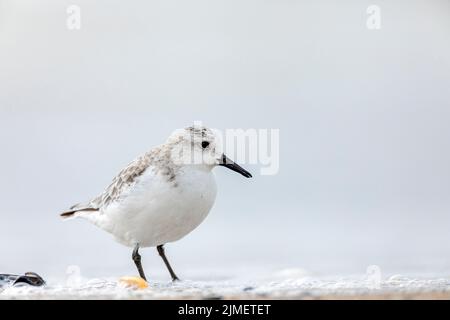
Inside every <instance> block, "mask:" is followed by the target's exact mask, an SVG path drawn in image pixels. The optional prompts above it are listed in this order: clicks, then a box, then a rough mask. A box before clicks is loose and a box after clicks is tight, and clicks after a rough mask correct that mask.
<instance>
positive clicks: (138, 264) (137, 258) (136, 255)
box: [131, 243, 147, 281]
mask: <svg viewBox="0 0 450 320" xmlns="http://www.w3.org/2000/svg"><path fill="white" fill-rule="evenodd" d="M131 257H132V258H133V261H134V264H135V265H136V268H137V269H138V271H139V276H140V277H141V278H142V279H144V280H145V281H147V278H145V273H144V269H142V264H141V255H140V254H139V243H137V244H136V246H135V247H134V250H133V255H132V256H131Z"/></svg>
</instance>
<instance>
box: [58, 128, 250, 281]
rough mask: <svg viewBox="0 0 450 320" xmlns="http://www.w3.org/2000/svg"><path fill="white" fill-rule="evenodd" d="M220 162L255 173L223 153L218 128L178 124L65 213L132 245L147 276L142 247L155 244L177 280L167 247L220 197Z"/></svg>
mask: <svg viewBox="0 0 450 320" xmlns="http://www.w3.org/2000/svg"><path fill="white" fill-rule="evenodd" d="M199 160H200V161H199ZM217 165H219V166H224V167H227V168H229V169H231V170H233V171H236V172H238V173H240V174H242V175H243V176H244V177H247V178H250V177H252V175H251V174H250V173H249V172H248V171H246V170H244V169H243V168H242V167H240V166H239V165H237V164H236V163H234V162H233V161H231V160H230V159H228V158H227V157H226V156H225V155H224V154H223V152H222V144H221V140H220V138H219V136H218V135H217V133H216V132H215V131H213V130H211V129H208V128H205V127H200V126H194V127H189V128H185V129H179V130H176V131H175V132H174V133H173V134H172V135H171V136H170V137H169V139H168V140H167V141H166V143H165V144H163V145H160V146H157V147H155V148H153V149H151V150H150V151H148V152H147V153H145V154H144V155H142V156H140V157H138V158H137V159H135V160H134V161H133V162H131V163H130V164H129V165H128V166H127V167H126V168H124V169H123V170H122V171H120V173H119V174H118V175H117V176H116V177H115V178H114V179H113V181H112V183H111V184H110V185H109V186H108V187H107V188H106V190H105V191H104V192H103V193H102V194H100V195H99V196H97V197H96V198H94V199H92V200H91V201H89V202H87V203H82V204H77V205H74V206H73V207H71V208H70V210H69V211H66V212H64V213H62V214H61V216H62V217H64V218H72V217H81V218H84V219H86V220H88V221H90V222H92V223H93V224H95V225H97V226H98V227H100V228H101V229H103V230H106V231H107V232H109V233H111V234H112V235H113V236H114V237H115V239H116V240H117V241H118V242H120V243H122V244H123V245H126V246H129V247H132V248H134V250H133V254H132V259H133V261H134V263H135V264H136V267H137V269H138V271H139V275H140V276H141V277H142V278H143V279H146V277H145V273H144V270H143V268H142V264H141V256H140V255H139V248H141V247H156V248H157V250H158V253H159V255H160V256H161V258H162V259H163V261H164V263H165V265H166V267H167V269H168V270H169V272H170V275H171V277H172V280H174V281H175V280H178V277H177V276H176V275H175V272H174V271H173V269H172V267H171V266H170V264H169V261H168V260H167V258H166V255H165V253H164V247H163V246H164V244H166V243H169V242H174V241H177V240H179V239H181V238H183V237H184V236H186V235H187V234H188V233H190V232H191V231H192V230H194V229H195V228H196V227H197V226H198V225H199V224H200V223H201V222H202V221H203V220H204V219H205V218H206V216H207V215H208V213H209V211H210V210H211V207H212V206H213V204H214V200H215V197H216V183H215V180H214V174H213V173H212V169H213V168H214V167H215V166H217Z"/></svg>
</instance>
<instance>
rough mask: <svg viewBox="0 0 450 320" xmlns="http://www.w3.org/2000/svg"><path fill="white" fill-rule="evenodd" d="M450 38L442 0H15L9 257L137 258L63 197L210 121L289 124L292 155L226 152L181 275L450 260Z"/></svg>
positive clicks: (2, 91)
mask: <svg viewBox="0 0 450 320" xmlns="http://www.w3.org/2000/svg"><path fill="white" fill-rule="evenodd" d="M70 4H76V5H78V6H79V7H80V8H81V29H80V30H68V28H67V26H66V19H67V13H66V9H67V7H68V6H69V5H70ZM371 4H376V5H378V6H379V7H380V9H381V29H379V30H369V29H368V28H367V26H366V20H367V18H368V15H367V13H366V9H367V7H368V6H369V5H371ZM449 39H450V1H444V0H442V1H437V0H435V1H406V0H405V1H400V0H396V1H360V0H358V1H357V0H355V1H339V2H336V1H323V0H322V1H317V0H315V1H294V0H281V1H280V0H267V1H258V0H239V1H237V0H231V1H230V0H227V1H224V0H223V1H218V0H213V1H211V0H193V1H182V0H164V1H162V0H161V1H153V0H152V1H149V0H146V1H127V2H125V1H112V0H102V1H100V0H95V1H92V0H89V1H88V0H83V1H81V0H73V1H50V0H41V1H32V0H29V1H24V0H0V150H1V157H0V169H1V179H0V195H1V196H0V199H1V201H0V217H1V220H0V230H1V233H0V271H4V272H24V271H28V270H33V271H40V272H43V273H55V274H56V273H60V274H63V273H64V268H65V267H66V266H67V265H69V264H78V265H80V266H81V267H82V269H83V268H84V270H86V271H87V272H90V273H91V274H92V275H96V276H101V275H103V274H108V275H110V274H123V273H133V272H134V269H133V268H134V266H133V265H132V261H131V258H130V254H131V253H130V252H129V249H127V248H123V247H121V246H120V245H119V244H116V243H114V242H113V241H112V239H111V237H110V236H109V235H107V234H106V233H104V232H103V231H100V230H97V229H96V228H95V227H93V226H90V225H89V224H88V222H85V221H71V222H64V223H63V222H61V221H60V220H59V218H58V213H59V212H60V211H62V210H65V209H66V208H67V207H69V206H71V205H72V204H74V203H77V202H79V201H85V200H87V199H89V198H90V197H92V196H95V195H96V194H98V193H99V192H101V191H102V190H103V188H104V187H105V186H106V185H107V184H108V183H109V182H110V180H111V179H112V177H113V176H114V175H115V174H116V173H117V172H118V171H119V170H120V169H121V168H122V167H123V166H124V165H125V164H127V163H128V162H129V161H130V160H132V159H133V158H134V157H136V156H137V155H139V154H141V153H143V152H145V151H146V150H148V149H149V148H151V147H152V146H154V145H157V144H160V143H162V142H164V140H165V139H166V138H167V136H168V135H169V134H170V133H171V132H172V131H173V130H174V129H176V128H180V127H185V126H188V125H191V124H192V123H193V121H196V120H201V121H203V123H204V124H205V125H208V126H211V127H214V128H218V129H222V130H223V129H227V128H244V129H247V128H256V129H279V130H280V171H279V173H278V174H277V175H274V176H260V175H259V174H258V172H259V167H258V166H248V165H247V166H246V167H247V168H248V169H249V170H250V171H252V172H254V173H256V174H255V178H254V179H251V180H250V179H244V178H243V177H241V176H239V175H236V174H234V173H232V172H231V171H227V170H224V169H222V168H217V169H216V170H215V171H216V173H217V181H218V186H219V195H218V198H217V201H216V205H215V207H214V208H213V210H212V212H211V214H210V216H209V217H208V219H207V220H206V221H205V223H204V224H203V225H201V226H200V227H199V228H198V230H195V231H194V232H193V233H192V234H191V235H189V236H188V237H186V238H185V239H184V240H182V241H180V242H178V243H175V244H172V245H169V246H168V252H169V254H170V255H171V256H172V259H173V260H174V264H175V266H178V269H181V270H180V271H179V272H178V273H180V274H183V273H184V274H188V275H189V272H192V271H190V270H192V269H193V268H200V267H204V266H210V268H209V270H217V269H219V267H223V266H224V265H227V263H228V264H229V265H230V266H233V267H238V268H244V269H245V268H247V267H248V266H250V265H260V266H261V265H263V266H270V267H271V268H272V267H273V268H278V267H299V268H305V269H308V270H311V271H313V272H314V271H317V272H327V273H330V272H357V271H358V270H360V271H361V272H364V270H365V268H366V267H367V265H368V264H378V265H380V266H381V267H382V268H383V267H385V268H387V269H388V270H389V271H392V272H395V271H397V269H396V268H398V270H400V271H403V270H405V269H406V268H411V270H413V271H418V272H430V271H441V269H445V268H446V267H448V266H450V232H448V228H449V226H450V212H449V210H450V197H449V195H450V167H449V165H450V151H449V145H450V126H449V121H450V90H449V88H450V41H449ZM144 255H145V259H146V261H147V266H146V268H148V269H149V271H148V273H149V274H152V273H153V274H159V273H161V274H163V275H165V274H164V272H165V270H164V269H163V268H164V267H163V265H162V264H161V262H160V261H159V260H158V259H159V258H158V257H156V254H155V252H153V250H146V251H144ZM397 264H398V265H397ZM214 268H216V269H214ZM248 268H249V267H248ZM211 272H212V274H213V275H214V271H211Z"/></svg>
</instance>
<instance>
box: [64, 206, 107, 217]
mask: <svg viewBox="0 0 450 320" xmlns="http://www.w3.org/2000/svg"><path fill="white" fill-rule="evenodd" d="M87 211H98V209H96V208H82V209H74V210H69V211H66V212H63V213H61V214H60V216H61V217H62V218H63V219H70V218H75V217H76V216H77V213H78V212H87Z"/></svg>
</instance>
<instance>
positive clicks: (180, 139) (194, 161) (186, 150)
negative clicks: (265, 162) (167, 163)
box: [167, 126, 252, 178]
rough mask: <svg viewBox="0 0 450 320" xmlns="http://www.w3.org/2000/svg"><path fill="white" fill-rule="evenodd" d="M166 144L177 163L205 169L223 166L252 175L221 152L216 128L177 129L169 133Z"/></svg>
mask: <svg viewBox="0 0 450 320" xmlns="http://www.w3.org/2000/svg"><path fill="white" fill-rule="evenodd" d="M167 144H168V145H169V146H170V153H171V159H172V161H173V162H174V163H175V164H177V165H183V166H191V165H192V166H198V167H199V168H203V169H205V170H212V169H213V168H214V167H216V166H223V167H226V168H229V169H231V170H233V171H236V172H238V173H240V174H242V175H243V176H244V177H246V178H251V177H252V175H251V174H250V173H249V172H248V171H247V170H245V169H244V168H242V167H241V166H239V165H238V164H236V163H234V162H233V161H232V160H230V159H229V158H227V156H226V155H225V154H224V153H223V144H222V139H221V135H220V134H219V132H218V131H216V130H213V129H209V128H206V127H203V126H193V127H188V128H184V129H178V130H175V131H174V132H173V133H172V134H171V135H170V137H169V139H168V140H167Z"/></svg>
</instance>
